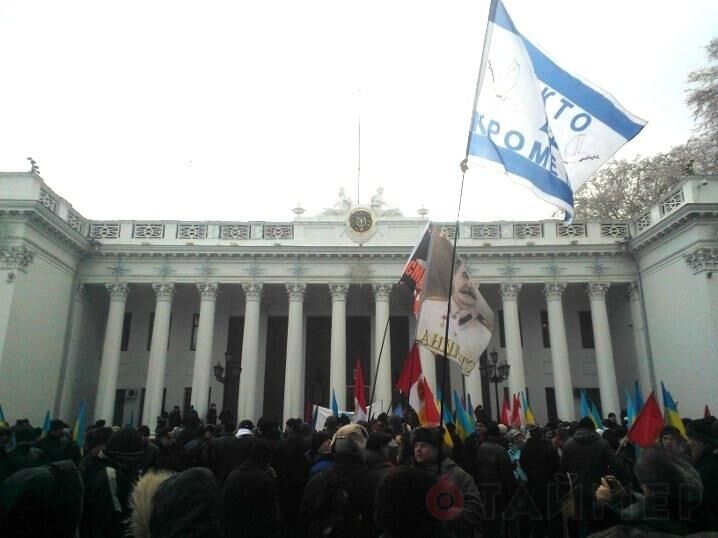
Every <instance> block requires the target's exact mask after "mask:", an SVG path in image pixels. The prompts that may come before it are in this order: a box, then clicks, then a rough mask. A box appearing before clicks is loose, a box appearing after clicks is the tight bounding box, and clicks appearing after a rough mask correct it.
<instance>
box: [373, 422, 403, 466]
mask: <svg viewBox="0 0 718 538" xmlns="http://www.w3.org/2000/svg"><path fill="white" fill-rule="evenodd" d="M398 455H399V445H398V444H396V441H395V440H394V436H393V435H391V434H390V433H386V432H382V431H374V432H371V433H370V434H369V439H367V442H366V464H367V465H368V466H369V469H391V468H392V467H394V465H396V464H397V456H398Z"/></svg>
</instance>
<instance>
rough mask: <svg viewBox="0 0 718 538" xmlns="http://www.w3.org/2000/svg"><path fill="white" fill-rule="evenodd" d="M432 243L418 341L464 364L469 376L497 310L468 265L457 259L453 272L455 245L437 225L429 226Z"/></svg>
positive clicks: (437, 352)
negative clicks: (488, 301) (479, 286)
mask: <svg viewBox="0 0 718 538" xmlns="http://www.w3.org/2000/svg"><path fill="white" fill-rule="evenodd" d="M428 231H429V234H430V237H431V242H430V246H429V253H428V259H427V262H426V275H425V279H424V289H423V293H422V300H421V305H420V309H419V319H418V323H417V330H416V341H417V342H418V343H419V344H420V345H423V346H425V347H427V348H429V349H430V350H431V351H432V352H433V353H434V354H435V355H441V356H443V355H444V351H445V347H446V356H447V357H448V358H450V359H453V360H455V361H457V362H458V363H459V365H461V371H462V373H463V374H464V375H469V374H470V373H471V371H472V370H473V369H474V366H476V363H477V362H478V361H479V356H480V355H481V353H482V352H483V351H484V349H486V346H487V345H488V343H489V340H490V339H491V332H492V331H493V327H494V313H493V312H492V310H491V307H489V305H488V303H487V302H486V301H485V300H484V298H483V297H482V296H481V293H479V288H478V286H477V285H476V283H475V282H474V281H473V280H472V278H471V274H470V273H469V271H468V268H467V267H466V264H465V263H464V262H463V261H462V260H460V259H459V258H457V259H456V260H455V262H454V272H453V275H452V274H451V259H452V251H453V247H452V244H451V242H450V241H449V240H448V239H447V238H446V237H445V236H444V235H443V234H442V233H441V227H440V226H438V225H436V224H431V225H430V226H429V229H428ZM449 287H451V301H450V302H451V311H450V315H449V341H448V343H447V345H446V346H445V345H444V339H445V335H446V319H447V317H446V314H447V306H448V304H447V303H448V301H449Z"/></svg>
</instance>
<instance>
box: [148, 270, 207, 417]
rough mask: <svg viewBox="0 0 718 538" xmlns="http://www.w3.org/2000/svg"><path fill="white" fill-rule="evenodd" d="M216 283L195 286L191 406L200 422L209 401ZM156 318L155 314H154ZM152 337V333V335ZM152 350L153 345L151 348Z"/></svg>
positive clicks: (205, 413) (204, 415)
mask: <svg viewBox="0 0 718 538" xmlns="http://www.w3.org/2000/svg"><path fill="white" fill-rule="evenodd" d="M217 287H218V286H217V283H216V282H203V283H200V284H197V291H198V292H199V297H200V303H199V327H197V345H196V346H195V352H194V370H193V373H192V405H194V409H195V411H197V414H198V415H199V417H200V418H201V419H202V420H205V417H206V416H207V410H208V407H207V400H208V399H209V381H210V372H211V371H212V342H213V337H214V312H215V307H216V306H217ZM155 316H157V314H155ZM152 335H153V336H154V332H153V333H152ZM165 347H166V346H165ZM152 349H154V344H153V346H152Z"/></svg>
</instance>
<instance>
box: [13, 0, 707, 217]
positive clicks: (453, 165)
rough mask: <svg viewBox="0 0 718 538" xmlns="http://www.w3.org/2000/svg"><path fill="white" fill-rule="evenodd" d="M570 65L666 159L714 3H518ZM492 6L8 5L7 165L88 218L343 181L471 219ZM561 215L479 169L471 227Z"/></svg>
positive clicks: (635, 144) (233, 209)
mask: <svg viewBox="0 0 718 538" xmlns="http://www.w3.org/2000/svg"><path fill="white" fill-rule="evenodd" d="M505 4H506V6H507V9H508V11H509V13H510V14H511V16H512V18H513V20H514V23H515V24H516V26H517V27H518V29H519V30H520V31H522V32H523V33H524V34H525V35H526V36H527V37H529V38H530V39H532V40H533V41H534V42H535V43H537V44H539V45H540V46H541V47H542V48H543V49H544V50H545V51H546V52H548V53H549V54H550V55H551V56H552V57H553V58H554V59H555V60H556V61H557V62H558V63H559V64H560V65H561V66H562V67H564V68H565V69H567V70H569V71H571V72H574V73H576V74H578V75H581V76H582V77H584V78H586V79H588V80H589V81H591V82H593V83H594V84H596V85H598V86H600V87H602V88H603V89H605V90H607V91H608V92H610V93H611V94H612V95H613V96H614V97H615V98H616V99H617V100H618V101H619V102H620V103H621V104H622V105H623V106H625V107H626V108H627V109H628V110H630V111H631V112H633V113H634V114H636V115H638V116H639V117H641V118H643V119H646V120H647V121H648V122H649V123H648V126H647V127H646V128H645V129H644V131H643V132H642V133H641V134H639V135H638V137H637V138H636V139H634V140H633V141H632V142H629V143H628V144H627V145H626V146H625V147H624V149H623V150H621V151H620V152H619V154H618V156H619V157H631V156H633V155H635V154H637V153H640V154H650V153H655V152H658V151H665V150H667V149H669V148H670V147H671V146H673V145H677V144H680V143H682V142H684V141H685V140H686V139H687V138H688V137H689V136H690V134H691V129H692V128H693V120H692V118H691V115H690V112H689V110H688V108H687V107H686V105H685V103H684V98H685V92H684V90H685V79H686V75H687V74H688V72H689V71H691V70H693V69H695V68H698V67H700V66H702V65H705V63H706V56H705V51H704V49H703V47H704V46H705V45H707V44H708V42H709V41H710V39H711V38H712V37H714V36H716V35H718V1H716V0H690V1H686V2H683V3H681V4H678V3H676V2H674V1H668V0H658V1H657V0H653V1H649V0H631V1H626V0H603V1H598V0H593V1H579V0H550V1H549V0H544V1H542V2H536V1H534V0H505ZM488 5H489V1H488V0H471V1H468V0H467V1H459V0H451V1H446V2H438V1H435V2H426V1H417V0H412V1H387V0H384V1H374V0H365V1H361V2H358V1H354V2H347V1H339V0H331V1H309V0H304V1H296V0H293V1H261V2H258V1H254V2H240V1H236V0H235V1H204V2H200V1H194V2H189V1H181V0H171V1H164V0H163V1H153V0H142V1H135V0H125V1H123V2H106V1H101V0H91V1H76V0H64V1H57V0H47V1H34V0H0V77H1V79H0V80H1V82H0V170H4V171H8V170H25V169H28V164H27V161H25V158H26V157H27V156H32V157H34V158H35V160H36V161H37V162H38V165H39V166H40V170H41V175H42V177H43V178H44V180H45V181H46V182H47V184H48V185H49V186H50V187H51V188H52V189H53V190H55V191H56V192H57V193H58V194H59V195H60V196H63V197H64V198H66V199H67V200H68V201H69V202H70V203H71V204H72V205H73V206H74V207H75V209H77V210H78V211H79V212H80V213H82V214H83V215H84V216H85V217H88V218H92V219H147V220H160V219H179V220H237V221H246V220H274V221H282V220H290V219H291V218H292V217H293V215H292V213H291V209H292V208H293V207H295V206H296V205H297V204H298V203H300V204H301V205H302V207H304V208H305V209H306V210H307V213H306V215H311V214H316V213H318V212H320V211H321V210H322V209H323V208H325V207H330V206H332V205H333V204H334V203H335V202H336V200H337V193H338V191H339V188H340V187H343V188H345V189H346V191H347V193H348V194H349V195H350V197H351V198H353V199H354V200H355V201H356V199H357V175H358V174H357V164H358V161H359V159H358V150H357V148H358V128H357V126H358V121H359V117H361V174H360V177H361V180H360V182H359V201H360V202H368V200H369V198H370V196H371V195H372V194H373V193H374V192H375V191H376V189H377V188H378V187H380V186H381V187H383V188H384V199H385V201H386V202H387V203H388V204H389V205H390V206H394V207H399V208H400V209H401V210H402V211H403V212H404V214H405V215H416V210H417V209H418V208H419V207H420V206H422V205H424V206H426V207H427V208H429V210H430V214H429V215H430V217H432V218H434V219H436V220H453V219H455V218H456V210H457V200H458V188H459V181H460V172H459V166H458V165H459V162H460V161H461V160H462V159H463V157H464V151H465V145H466V136H467V130H468V127H469V119H470V112H471V104H472V101H473V93H474V86H475V82H476V75H477V69H478V64H479V61H480V55H481V47H482V41H483V37H484V29H485V23H486V15H487V11H488ZM552 212H553V210H552V207H551V206H549V205H547V204H545V203H544V202H541V201H539V200H537V199H535V198H534V196H533V195H532V194H531V193H530V192H529V191H528V190H526V189H525V188H523V187H520V186H516V185H513V184H511V183H510V182H508V181H507V180H506V179H505V178H503V177H493V176H489V175H487V174H486V173H484V172H483V171H482V170H481V169H480V168H479V169H472V170H471V171H470V173H469V174H468V175H467V184H466V187H465V191H464V201H463V205H462V211H461V217H462V219H464V220H484V221H485V220H499V219H507V220H508V219H514V220H522V219H538V218H548V217H549V216H550V215H551V214H552Z"/></svg>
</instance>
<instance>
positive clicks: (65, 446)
mask: <svg viewBox="0 0 718 538" xmlns="http://www.w3.org/2000/svg"><path fill="white" fill-rule="evenodd" d="M69 432H70V426H68V425H67V424H65V423H64V422H63V421H62V420H58V419H55V420H53V421H52V422H50V431H49V432H48V433H47V435H46V436H45V437H43V438H42V439H40V440H39V441H38V442H37V443H36V444H35V446H36V447H37V448H39V449H40V450H42V451H43V452H44V453H45V455H46V456H47V461H48V462H53V461H60V460H72V461H73V462H74V463H75V465H77V464H78V463H80V459H81V457H82V456H81V455H80V447H79V446H77V443H75V442H74V441H73V440H72V439H69V437H68V435H69Z"/></svg>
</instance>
